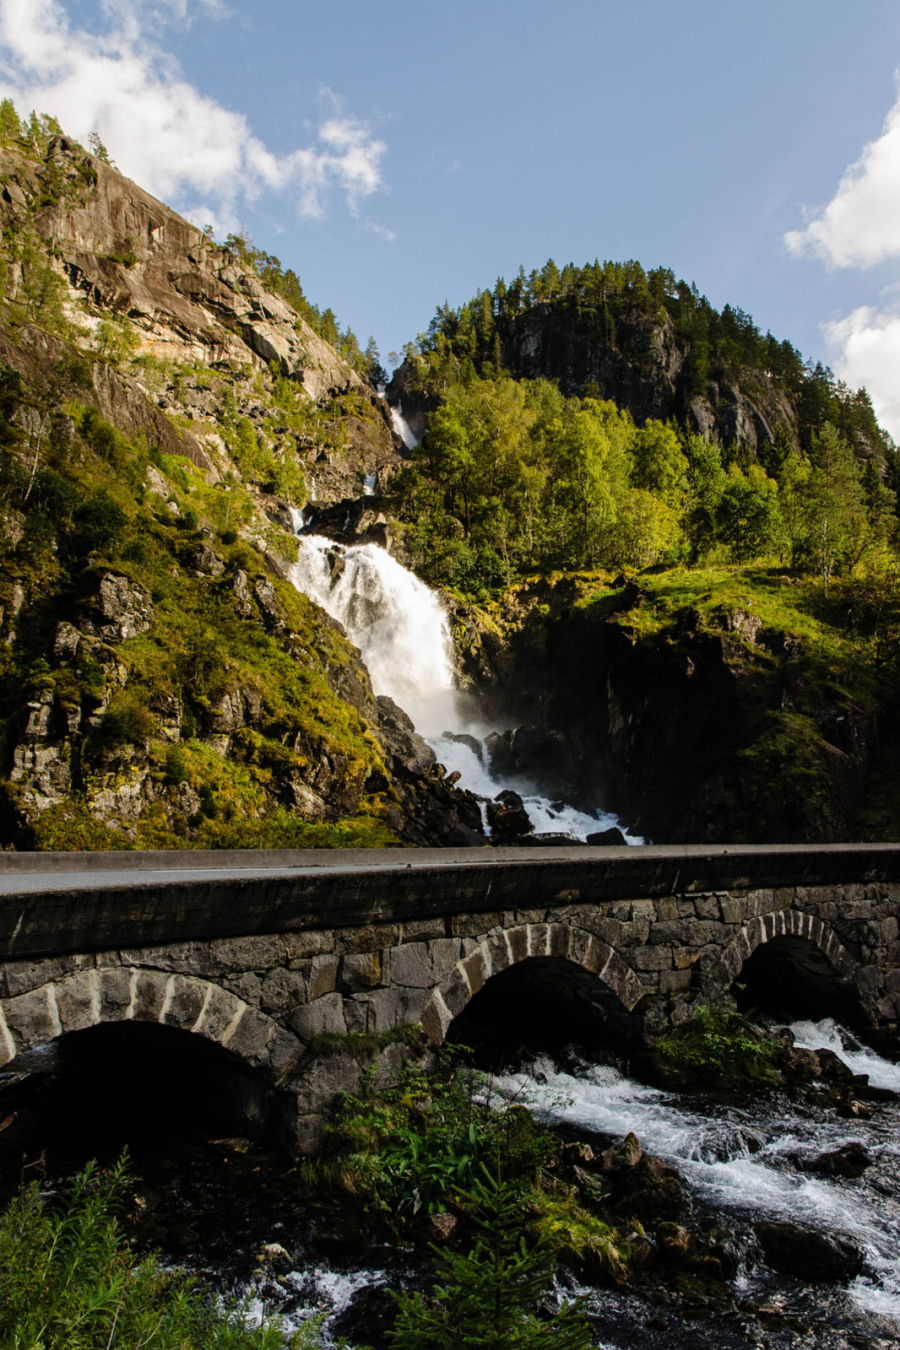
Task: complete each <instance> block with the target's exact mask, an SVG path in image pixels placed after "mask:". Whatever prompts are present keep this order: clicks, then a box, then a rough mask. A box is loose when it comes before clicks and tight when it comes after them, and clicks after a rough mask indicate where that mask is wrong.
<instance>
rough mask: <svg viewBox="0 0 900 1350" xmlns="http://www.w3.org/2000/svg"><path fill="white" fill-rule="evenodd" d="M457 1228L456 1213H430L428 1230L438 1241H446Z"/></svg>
mask: <svg viewBox="0 0 900 1350" xmlns="http://www.w3.org/2000/svg"><path fill="white" fill-rule="evenodd" d="M455 1230H456V1215H455V1214H429V1216H428V1231H429V1233H430V1235H431V1237H432V1238H433V1239H434V1240H435V1241H437V1242H446V1241H447V1238H448V1237H450V1236H452V1234H453V1233H454V1231H455Z"/></svg>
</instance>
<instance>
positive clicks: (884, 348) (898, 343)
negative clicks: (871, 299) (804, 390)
mask: <svg viewBox="0 0 900 1350" xmlns="http://www.w3.org/2000/svg"><path fill="white" fill-rule="evenodd" d="M823 328H824V332H825V336H826V338H827V339H828V342H829V344H830V346H831V348H832V351H833V352H834V354H835V355H834V369H835V372H836V374H837V375H838V376H839V377H840V378H841V379H842V380H845V381H846V383H847V384H848V385H849V386H850V388H851V389H858V388H859V387H860V386H862V385H865V387H866V388H867V389H868V391H869V395H870V397H871V399H872V406H873V408H874V409H875V415H876V416H877V418H878V420H879V422H880V423H881V425H882V426H883V427H884V428H885V429H886V430H887V431H889V432H890V434H891V436H893V438H894V440H895V441H898V442H900V381H898V378H897V375H898V371H900V309H894V310H879V309H876V308H875V306H874V305H861V306H860V308H859V309H855V310H854V311H853V313H852V314H848V315H847V316H846V318H843V319H837V320H835V321H834V322H832V323H828V324H825V325H823Z"/></svg>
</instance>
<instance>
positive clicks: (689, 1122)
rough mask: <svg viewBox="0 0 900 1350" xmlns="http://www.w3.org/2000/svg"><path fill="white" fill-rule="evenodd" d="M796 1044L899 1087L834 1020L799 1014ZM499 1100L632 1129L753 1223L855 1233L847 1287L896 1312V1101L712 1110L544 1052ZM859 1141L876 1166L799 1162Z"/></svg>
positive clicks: (899, 1215)
mask: <svg viewBox="0 0 900 1350" xmlns="http://www.w3.org/2000/svg"><path fill="white" fill-rule="evenodd" d="M790 1030H791V1031H792V1032H793V1034H794V1037H795V1044H797V1045H805V1046H807V1047H808V1048H809V1049H822V1048H827V1049H831V1050H833V1051H834V1052H835V1053H836V1054H837V1055H838V1056H839V1058H841V1059H842V1060H843V1061H844V1063H845V1064H847V1065H848V1066H849V1067H850V1068H852V1069H853V1071H854V1072H855V1073H858V1072H865V1073H868V1074H869V1078H870V1082H871V1083H872V1084H873V1086H875V1085H880V1086H884V1087H890V1088H892V1090H893V1091H895V1092H897V1091H900V1066H898V1065H896V1064H892V1063H890V1062H889V1061H888V1060H885V1059H883V1058H881V1056H879V1055H877V1054H876V1053H875V1052H874V1051H873V1050H871V1049H869V1048H868V1047H867V1046H863V1045H861V1043H860V1042H859V1041H858V1040H857V1039H856V1038H855V1037H854V1036H853V1035H852V1034H851V1033H850V1032H848V1031H846V1030H845V1029H844V1028H843V1027H841V1026H839V1025H838V1024H837V1023H835V1022H834V1021H832V1020H830V1019H828V1020H825V1021H822V1022H810V1021H806V1022H797V1023H794V1024H793V1025H792V1026H791V1028H790ZM491 1087H492V1091H493V1092H494V1093H496V1094H497V1095H498V1096H499V1098H500V1099H501V1100H502V1101H515V1102H518V1103H520V1104H521V1105H523V1106H527V1107H529V1108H530V1109H531V1110H532V1111H533V1112H534V1113H535V1115H536V1116H537V1117H538V1118H539V1119H541V1120H543V1121H545V1122H546V1123H551V1124H554V1125H563V1124H564V1125H568V1126H572V1127H575V1128H580V1129H583V1130H589V1131H591V1132H596V1133H599V1134H604V1135H606V1134H608V1135H610V1136H613V1137H615V1138H621V1137H623V1136H624V1135H626V1134H629V1133H632V1132H633V1133H634V1134H636V1135H637V1137H638V1138H639V1139H640V1141H641V1144H642V1146H643V1148H644V1150H645V1151H646V1152H648V1153H651V1154H655V1155H657V1156H658V1157H660V1158H663V1159H664V1160H665V1161H666V1162H668V1163H670V1164H671V1165H672V1166H674V1167H676V1168H677V1169H678V1170H679V1172H680V1173H681V1174H682V1176H683V1177H684V1178H685V1181H686V1182H687V1184H688V1187H689V1189H690V1190H691V1191H692V1192H693V1194H694V1195H695V1196H697V1197H698V1198H699V1199H700V1200H702V1201H703V1202H704V1203H705V1204H707V1205H709V1206H711V1207H713V1208H715V1209H720V1210H728V1211H732V1212H736V1217H737V1218H738V1219H739V1218H740V1217H743V1218H744V1219H745V1221H746V1223H747V1224H748V1226H749V1225H750V1224H752V1223H753V1222H755V1221H757V1220H759V1219H763V1218H765V1219H776V1220H789V1221H791V1222H793V1223H797V1224H801V1225H804V1226H806V1227H811V1228H816V1229H820V1230H822V1231H824V1232H827V1233H841V1234H846V1235H847V1236H849V1237H851V1238H853V1239H854V1240H855V1241H856V1242H857V1243H858V1244H859V1245H860V1247H861V1248H862V1250H863V1252H864V1254H865V1260H866V1267H867V1271H866V1274H864V1275H862V1276H860V1277H858V1278H857V1279H856V1280H854V1281H853V1282H852V1283H851V1284H850V1285H849V1287H848V1290H847V1293H848V1295H849V1297H850V1299H851V1300H852V1302H853V1303H854V1304H855V1305H856V1306H857V1307H858V1308H859V1309H860V1310H861V1311H864V1312H871V1313H875V1314H879V1315H881V1316H888V1317H891V1318H896V1319H900V1191H898V1189H897V1184H896V1182H897V1178H898V1175H900V1137H898V1132H897V1125H898V1115H900V1104H898V1106H896V1107H891V1108H888V1109H887V1112H886V1114H885V1116H883V1117H877V1118H876V1119H873V1120H872V1121H865V1122H863V1121H859V1120H853V1121H847V1120H843V1119H840V1118H837V1117H836V1116H834V1114H833V1113H832V1112H825V1111H823V1112H821V1113H820V1112H815V1113H812V1112H811V1111H810V1110H809V1108H808V1107H805V1106H802V1105H799V1104H797V1105H795V1104H794V1103H791V1102H788V1101H785V1100H784V1099H779V1101H778V1102H777V1103H776V1104H773V1103H770V1102H766V1101H760V1102H756V1103H754V1104H752V1105H750V1106H747V1107H738V1106H720V1107H717V1108H716V1109H715V1110H713V1111H709V1110H704V1109H703V1107H702V1106H701V1105H694V1104H692V1102H691V1099H690V1098H684V1097H680V1096H678V1095H676V1094H674V1093H670V1092H664V1091H662V1090H660V1089H659V1088H654V1087H650V1086H648V1085H647V1084H645V1083H639V1082H635V1081H633V1080H632V1079H629V1078H627V1077H625V1076H624V1075H623V1074H621V1073H620V1072H619V1071H618V1070H617V1069H615V1068H612V1067H610V1066H607V1065H597V1064H587V1063H585V1064H581V1065H579V1067H578V1070H577V1072H576V1073H570V1072H568V1071H566V1070H564V1069H561V1068H559V1067H558V1066H557V1065H556V1064H555V1063H554V1061H553V1060H552V1059H551V1058H549V1057H547V1056H542V1057H540V1058H538V1059H536V1060H535V1061H534V1063H533V1064H532V1065H531V1066H530V1067H529V1068H528V1069H526V1070H523V1071H522V1072H519V1073H512V1074H506V1075H501V1076H500V1077H498V1078H495V1079H493V1080H492V1084H491ZM852 1141H861V1142H862V1143H864V1145H865V1147H866V1149H867V1151H868V1153H869V1155H870V1156H871V1157H872V1158H873V1159H874V1165H873V1167H872V1169H871V1175H870V1174H869V1173H866V1174H864V1177H863V1178H861V1179H860V1178H857V1179H853V1180H848V1179H843V1178H838V1177H831V1176H825V1175H821V1174H818V1173H816V1172H812V1171H807V1170H804V1169H805V1168H807V1167H808V1166H809V1164H811V1163H812V1162H813V1161H814V1160H815V1159H816V1158H817V1157H819V1156H820V1155H821V1154H823V1153H827V1152H831V1151H833V1150H835V1149H838V1148H841V1147H842V1146H843V1145H845V1144H848V1143H850V1142H852Z"/></svg>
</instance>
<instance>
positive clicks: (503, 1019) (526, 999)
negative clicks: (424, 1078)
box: [446, 956, 634, 1067]
mask: <svg viewBox="0 0 900 1350" xmlns="http://www.w3.org/2000/svg"><path fill="white" fill-rule="evenodd" d="M633 1037H634V1026H633V1022H632V1019H631V1017H630V1016H629V1013H628V1011H627V1010H626V1008H625V1007H624V1006H623V1004H622V1003H621V1001H620V1000H619V998H618V997H617V995H616V994H615V993H614V992H613V991H612V989H610V987H609V986H608V985H607V984H605V983H604V981H603V980H601V979H600V978H599V977H598V976H597V975H594V974H592V973H591V972H590V971H588V970H585V969H584V968H583V967H581V966H579V965H577V964H575V962H573V961H569V960H567V959H566V958H565V957H558V956H535V957H528V958H526V959H525V960H523V961H519V962H517V963H516V964H515V965H512V966H509V967H508V968H507V969H506V970H503V971H500V972H499V973H498V974H496V975H492V976H491V978H490V979H489V980H487V981H486V983H485V984H484V986H483V987H482V988H481V989H480V990H479V991H478V993H477V994H475V995H473V997H472V998H471V999H470V1000H469V1002H468V1003H467V1004H466V1006H465V1008H463V1010H462V1012H460V1013H459V1014H458V1015H457V1016H456V1017H455V1018H454V1019H453V1021H452V1022H451V1024H450V1027H449V1028H448V1031H447V1037H446V1040H447V1043H449V1044H451V1045H464V1046H469V1047H470V1048H471V1049H472V1050H474V1052H475V1058H476V1062H479V1063H481V1064H483V1065H484V1066H485V1067H493V1066H494V1065H495V1064H496V1063H497V1062H498V1061H502V1060H508V1059H510V1058H515V1057H518V1056H520V1055H521V1054H522V1053H523V1052H525V1051H548V1052H550V1053H554V1052H559V1051H561V1050H562V1049H563V1048H565V1047H566V1046H569V1045H575V1046H578V1047H581V1048H583V1049H585V1050H586V1051H589V1052H590V1053H592V1054H596V1055H598V1056H599V1057H603V1056H605V1055H613V1056H615V1055H617V1054H620V1053H624V1052H626V1051H627V1048H628V1046H629V1043H630V1042H631V1040H632V1039H633Z"/></svg>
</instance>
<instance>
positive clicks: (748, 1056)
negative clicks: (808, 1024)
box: [656, 1004, 779, 1084]
mask: <svg viewBox="0 0 900 1350" xmlns="http://www.w3.org/2000/svg"><path fill="white" fill-rule="evenodd" d="M778 1049H779V1046H778V1044H777V1042H775V1041H771V1040H768V1039H766V1038H765V1037H763V1036H760V1035H759V1034H758V1032H756V1031H754V1030H753V1028H751V1027H750V1025H749V1024H748V1023H747V1022H745V1021H744V1019H743V1018H742V1017H741V1016H740V1014H739V1013H737V1012H735V1011H734V1010H733V1009H730V1008H726V1007H707V1006H706V1005H704V1004H700V1005H698V1006H697V1007H696V1008H695V1009H694V1013H693V1016H692V1018H691V1020H690V1021H689V1022H687V1023H685V1025H684V1026H683V1027H679V1028H678V1029H677V1030H675V1031H672V1032H669V1033H668V1035H666V1036H662V1037H660V1039H659V1040H658V1041H657V1043H656V1051H657V1053H658V1054H659V1055H660V1056H661V1057H662V1058H663V1059H664V1060H666V1061H667V1062H668V1063H670V1064H673V1065H675V1066H676V1067H678V1068H682V1069H690V1070H692V1071H694V1072H696V1073H699V1074H702V1075H703V1078H704V1079H711V1080H713V1081H715V1082H720V1083H725V1084H744V1083H767V1082H774V1081H775V1077H776V1075H775V1071H774V1069H773V1067H772V1061H773V1060H774V1058H775V1055H776V1054H777V1052H778Z"/></svg>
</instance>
